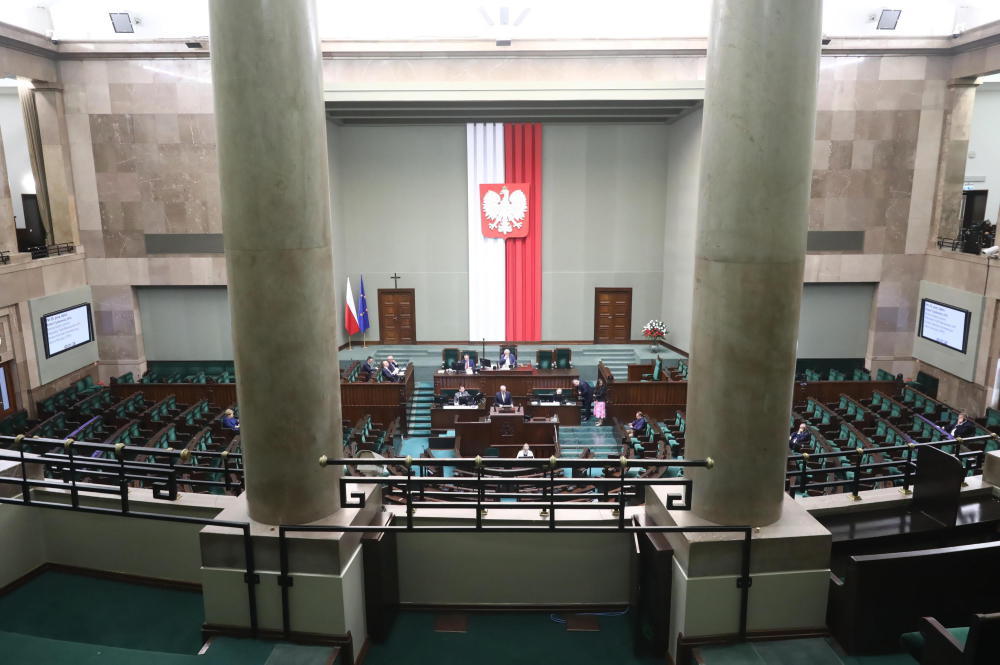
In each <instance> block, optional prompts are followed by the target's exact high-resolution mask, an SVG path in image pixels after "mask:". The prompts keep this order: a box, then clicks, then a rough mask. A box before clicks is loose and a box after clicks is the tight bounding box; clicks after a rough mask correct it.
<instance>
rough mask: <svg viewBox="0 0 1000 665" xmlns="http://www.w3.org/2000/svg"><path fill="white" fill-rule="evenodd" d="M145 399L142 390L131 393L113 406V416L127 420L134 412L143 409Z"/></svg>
mask: <svg viewBox="0 0 1000 665" xmlns="http://www.w3.org/2000/svg"><path fill="white" fill-rule="evenodd" d="M145 406H146V400H145V398H144V397H143V395H142V392H137V393H132V394H131V395H129V396H128V397H126V398H125V399H123V400H122V401H121V402H119V403H118V404H117V405H116V406H115V418H117V419H118V420H128V419H129V418H131V417H132V416H133V415H134V414H136V413H138V412H139V411H141V410H143V409H144V408H145Z"/></svg>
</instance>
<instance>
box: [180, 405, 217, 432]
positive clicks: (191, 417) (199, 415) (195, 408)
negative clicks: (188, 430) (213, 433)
mask: <svg viewBox="0 0 1000 665" xmlns="http://www.w3.org/2000/svg"><path fill="white" fill-rule="evenodd" d="M210 408H211V406H210V405H209V403H208V400H207V399H203V400H200V401H198V402H196V403H194V404H192V405H191V406H190V407H188V409H187V410H186V411H184V413H182V414H181V415H180V419H181V420H183V422H184V424H185V425H188V426H190V427H195V426H197V425H200V424H201V423H202V422H204V421H205V419H206V418H208V412H209V409H210Z"/></svg>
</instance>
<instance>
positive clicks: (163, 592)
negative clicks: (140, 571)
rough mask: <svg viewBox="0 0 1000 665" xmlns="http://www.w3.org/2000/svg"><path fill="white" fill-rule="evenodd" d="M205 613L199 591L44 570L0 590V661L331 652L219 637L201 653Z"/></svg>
mask: <svg viewBox="0 0 1000 665" xmlns="http://www.w3.org/2000/svg"><path fill="white" fill-rule="evenodd" d="M244 601H245V599H244V598H242V597H240V598H238V599H234V602H244ZM203 621H204V610H203V607H202V596H201V594H200V593H197V592H192V591H179V590H172V589H164V588H159V587H149V586H143V585H138V584H128V583H124V582H116V581H112V580H106V579H99V578H95V577H89V576H86V575H74V574H69V573H63V572H57V571H48V572H46V573H43V574H42V575H39V576H38V577H36V578H34V579H33V580H31V581H30V582H28V583H27V584H25V585H23V586H21V587H18V588H17V589H15V590H13V591H11V592H10V593H8V594H5V595H3V596H0V663H2V665H22V664H23V665H29V664H31V665H63V664H65V665H91V664H92V663H93V664H100V665H119V664H122V665H125V664H130V665H132V664H136V665H324V664H325V662H326V661H327V660H328V657H329V655H330V653H331V651H330V648H326V647H303V646H299V645H288V644H281V643H276V642H266V641H260V640H241V639H232V638H224V637H223V638H215V639H213V640H212V643H211V645H210V647H209V649H208V651H207V652H206V653H205V654H204V655H201V656H199V655H197V654H198V651H199V650H200V649H201V646H202V639H201V625H202V623H203Z"/></svg>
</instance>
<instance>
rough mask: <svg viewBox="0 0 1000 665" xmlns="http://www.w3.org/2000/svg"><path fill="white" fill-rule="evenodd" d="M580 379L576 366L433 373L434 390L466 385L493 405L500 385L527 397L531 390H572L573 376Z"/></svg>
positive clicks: (518, 395) (522, 396) (516, 394)
mask: <svg viewBox="0 0 1000 665" xmlns="http://www.w3.org/2000/svg"><path fill="white" fill-rule="evenodd" d="M578 378H580V372H578V371H577V370H575V369H533V368H530V367H526V368H520V369H516V370H511V371H503V370H501V371H495V372H493V371H484V372H480V373H479V374H474V375H471V376H470V375H468V374H435V375H434V392H435V393H437V394H440V393H441V390H442V389H444V390H458V387H459V386H465V387H466V388H467V389H469V390H479V391H482V393H483V395H485V396H486V399H487V400H488V401H489V402H490V403H491V404H492V401H493V396H494V395H496V393H497V392H498V391H499V390H500V386H502V385H504V386H507V390H508V391H509V392H510V393H511V394H512V395H514V397H518V398H522V399H523V398H526V397H528V396H529V395H531V391H532V390H534V389H536V388H537V389H554V388H562V389H563V391H570V390H573V379H578Z"/></svg>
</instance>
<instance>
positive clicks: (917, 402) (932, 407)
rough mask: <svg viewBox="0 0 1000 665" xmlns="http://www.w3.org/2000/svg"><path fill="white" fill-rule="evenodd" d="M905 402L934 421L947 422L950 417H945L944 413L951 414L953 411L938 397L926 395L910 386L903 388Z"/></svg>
mask: <svg viewBox="0 0 1000 665" xmlns="http://www.w3.org/2000/svg"><path fill="white" fill-rule="evenodd" d="M903 404H906V405H907V406H909V407H910V408H911V409H913V410H914V411H916V412H918V413H922V414H924V415H925V416H927V417H929V418H930V419H931V420H933V421H934V422H939V423H940V422H945V421H946V420H948V421H949V422H950V418H943V417H941V416H942V415H945V416H947V415H951V414H952V413H953V411H952V410H951V409H950V408H949V407H948V406H946V405H944V404H941V403H940V402H938V401H937V400H936V399H933V398H931V397H928V396H927V395H924V394H923V393H922V392H920V391H919V390H914V389H913V388H910V387H905V388H903Z"/></svg>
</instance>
